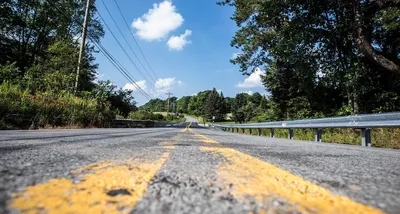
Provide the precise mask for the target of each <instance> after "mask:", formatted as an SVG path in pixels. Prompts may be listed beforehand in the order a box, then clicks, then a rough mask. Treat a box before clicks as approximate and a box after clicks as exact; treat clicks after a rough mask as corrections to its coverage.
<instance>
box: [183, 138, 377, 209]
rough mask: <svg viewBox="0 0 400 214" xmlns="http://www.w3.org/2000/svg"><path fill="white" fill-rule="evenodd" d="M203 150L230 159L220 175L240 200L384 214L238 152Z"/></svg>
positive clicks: (305, 207) (204, 148)
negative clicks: (279, 200) (281, 200)
mask: <svg viewBox="0 0 400 214" xmlns="http://www.w3.org/2000/svg"><path fill="white" fill-rule="evenodd" d="M191 132H192V133H195V132H193V131H191ZM196 136H202V137H201V138H202V141H203V142H205V143H209V142H216V141H214V140H212V139H209V138H207V137H206V136H203V135H200V134H197V133H196ZM216 143H218V142H216ZM201 149H202V150H203V151H209V152H213V153H217V154H221V155H223V156H224V157H225V158H226V160H227V161H224V162H223V163H221V164H220V165H219V166H218V172H217V173H218V175H219V176H220V177H221V178H222V179H223V180H225V181H226V183H227V185H232V194H233V195H234V196H235V197H236V198H237V199H239V200H244V199H245V198H246V197H248V196H251V197H255V198H256V199H257V200H258V201H259V202H260V203H262V202H263V201H264V200H263V199H268V198H274V197H280V198H285V199H287V200H288V201H289V202H291V203H293V204H296V205H298V210H299V211H301V212H305V213H359V214H361V213H362V214H364V213H382V212H381V211H380V210H377V209H375V208H372V207H369V206H366V205H363V204H360V203H357V202H354V201H352V200H351V199H349V198H347V197H344V196H338V195H334V194H333V193H331V192H330V191H329V190H327V189H325V188H323V187H320V186H318V185H316V184H314V183H311V182H309V181H306V180H304V179H303V178H301V177H299V176H296V175H294V174H291V173H290V172H287V171H285V170H283V169H281V168H279V167H277V166H274V165H272V164H269V163H266V162H264V161H262V160H260V159H258V158H255V157H252V156H250V155H247V154H244V153H242V152H239V151H236V150H234V149H230V148H223V147H201Z"/></svg>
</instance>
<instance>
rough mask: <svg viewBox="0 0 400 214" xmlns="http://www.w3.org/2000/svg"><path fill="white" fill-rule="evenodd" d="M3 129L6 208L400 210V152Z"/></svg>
mask: <svg viewBox="0 0 400 214" xmlns="http://www.w3.org/2000/svg"><path fill="white" fill-rule="evenodd" d="M179 126H180V127H178V126H175V127H169V128H154V129H84V130H40V131H1V132H0V160H1V161H0V213H18V212H21V213H360V214H361V213H384V212H386V213H400V164H399V163H400V152H399V151H396V150H387V149H374V148H362V147H358V146H347V145H335V144H323V143H312V142H304V141H289V140H282V139H272V138H267V137H258V136H246V135H239V134H233V133H226V132H222V131H218V130H210V129H206V128H201V127H200V126H198V124H197V122H196V121H195V120H193V121H191V122H186V123H182V124H180V125H179Z"/></svg>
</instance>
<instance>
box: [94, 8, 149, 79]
mask: <svg viewBox="0 0 400 214" xmlns="http://www.w3.org/2000/svg"><path fill="white" fill-rule="evenodd" d="M101 2H102V3H103V6H104V8H105V9H106V11H107V13H108V15H109V16H110V17H111V19H112V21H113V22H114V25H115V26H116V27H117V29H118V31H119V33H120V34H121V35H122V37H123V38H124V40H125V42H126V44H128V46H129V48H130V50H131V52H132V53H133V55H134V56H135V58H136V59H137V61H138V62H139V64H140V65H141V66H142V68H143V69H144V71H145V72H146V74H147V75H148V77H150V79H151V80H153V83H154V84H155V82H156V80H155V79H154V78H153V77H152V76H151V75H150V73H149V72H148V71H147V69H146V67H144V65H143V63H142V61H141V60H140V59H139V57H138V56H137V55H136V53H135V51H134V50H133V48H132V46H131V45H130V43H129V42H128V40H127V39H126V37H125V35H124V34H123V33H122V30H121V28H120V27H119V26H118V24H117V22H116V21H115V19H114V16H113V15H112V14H111V12H110V10H109V9H108V7H107V5H106V4H105V3H104V0H101ZM140 73H141V74H142V76H143V77H144V78H146V77H145V75H144V74H143V73H142V71H140Z"/></svg>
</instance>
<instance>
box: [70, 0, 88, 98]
mask: <svg viewBox="0 0 400 214" xmlns="http://www.w3.org/2000/svg"><path fill="white" fill-rule="evenodd" d="M89 7H90V0H87V2H86V9H85V18H84V20H83V31H82V41H81V48H80V50H79V58H78V68H77V69H76V77H75V89H74V93H75V94H76V92H77V91H78V82H79V72H80V69H81V63H82V57H83V51H84V49H85V42H86V28H87V22H88V16H89Z"/></svg>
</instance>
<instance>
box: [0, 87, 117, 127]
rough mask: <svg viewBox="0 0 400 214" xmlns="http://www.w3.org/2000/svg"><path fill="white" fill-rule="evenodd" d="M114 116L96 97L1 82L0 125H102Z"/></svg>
mask: <svg viewBox="0 0 400 214" xmlns="http://www.w3.org/2000/svg"><path fill="white" fill-rule="evenodd" d="M19 118H29V119H22V120H20V119H19ZM114 118H115V114H114V113H113V112H112V111H111V110H110V108H109V107H108V105H105V104H104V105H103V104H101V103H98V101H97V100H95V99H90V98H80V97H76V96H74V95H72V94H69V93H62V94H51V93H37V94H35V95H31V94H29V93H28V91H26V90H23V89H21V88H20V87H18V86H13V85H10V84H2V85H0V121H1V123H0V128H3V129H7V128H8V127H12V128H16V127H18V128H30V127H32V128H50V127H60V126H64V127H65V126H74V127H92V126H96V127H103V126H107V124H109V122H111V120H112V119H114ZM31 125H32V126H31Z"/></svg>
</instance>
